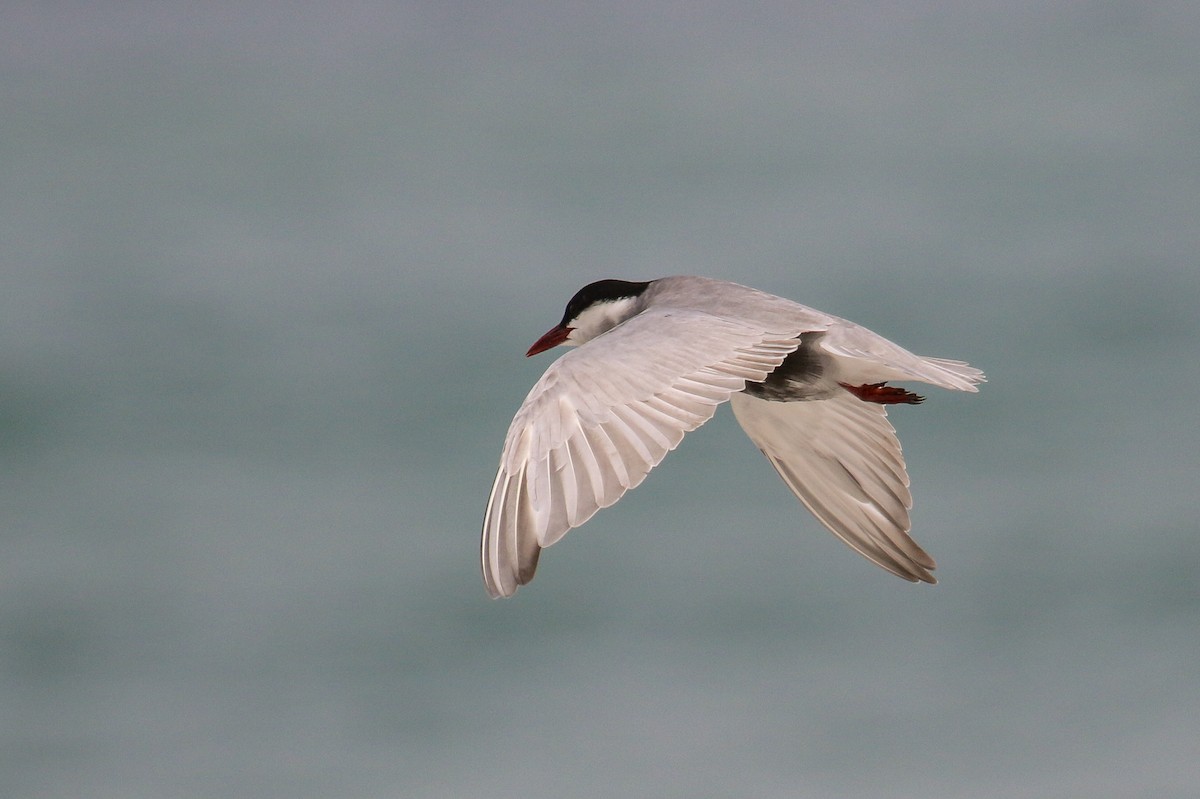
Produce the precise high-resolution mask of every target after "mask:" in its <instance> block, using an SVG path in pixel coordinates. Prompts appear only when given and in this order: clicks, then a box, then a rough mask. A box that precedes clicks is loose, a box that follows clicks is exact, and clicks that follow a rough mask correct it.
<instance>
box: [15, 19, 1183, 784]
mask: <svg viewBox="0 0 1200 799" xmlns="http://www.w3.org/2000/svg"><path fill="white" fill-rule="evenodd" d="M1197 53H1200V6H1198V5H1196V4H1194V3H1187V2H1179V3H1170V2H1163V3H1159V2H1140V0H1139V1H1137V2H1134V1H1132V0H1129V1H1126V2H1120V1H1115V2H1081V3H1032V2H980V3H972V4H946V3H926V2H913V3H880V4H867V3H841V4H824V3H783V2H776V3H756V2H750V3H717V2H697V3H679V2H669V3H668V2H663V3H659V2H650V3H637V2H619V3H574V2H571V3H561V4H542V3H531V2H511V3H479V4H475V3H457V2H446V3H440V2H425V3H415V2H408V3H403V2H401V3H378V2H357V0H353V1H352V2H347V3H337V4H316V3H304V4H287V3H266V2H242V3H234V2H223V1H218V2H206V3H200V4H197V3H187V4H185V3H148V2H146V3H143V2H121V3H98V2H93V3H87V2H78V3H71V2H39V3H24V2H13V3H8V4H6V5H5V6H4V9H3V10H2V11H0V70H2V77H3V80H2V81H0V281H2V284H0V288H2V291H0V472H2V475H0V477H2V481H0V795H3V796H6V797H67V796H87V797H92V798H93V799H98V798H103V797H112V798H113V799H117V798H119V799H133V798H137V797H167V798H171V797H201V796H203V797H247V798H249V797H256V798H257V797H272V796H280V797H284V796H286V797H291V798H292V799H305V798H306V797H333V796H336V797H459V796H487V797H528V798H535V797H563V796H614V797H615V796H645V797H796V796H801V797H916V796H922V797H924V796H956V797H1001V798H1007V797H1012V798H1014V799H1015V798H1017V797H1046V796H1054V797H1088V799H1097V798H1104V797H1122V798H1124V797H1147V798H1149V797H1154V798H1155V799H1162V798H1164V797H1168V798H1169V797H1193V796H1196V795H1200V634H1198V632H1200V630H1198V628H1200V625H1198V621H1200V580H1198V576H1200V531H1198V529H1197V528H1198V521H1197V518H1198V515H1200V514H1198V512H1200V498H1198V495H1200V486H1198V481H1197V451H1198V450H1200V433H1198V432H1197V429H1198V425H1197V422H1196V419H1195V413H1194V407H1195V401H1196V398H1197V396H1200V378H1198V377H1197V375H1198V371H1197V367H1196V358H1197V356H1200V321H1198V316H1200V315H1198V314H1197V299H1198V298H1200V268H1198V265H1197V252H1198V244H1200V157H1198V156H1197V153H1200V60H1198V58H1197ZM679 273H685V274H704V275H710V276H714V277H721V278H725V279H730V280H735V281H738V282H741V283H747V284H750V285H753V286H756V287H759V288H762V289H766V290H768V291H773V292H776V293H779V294H782V295H785V296H788V297H792V298H794V299H797V300H799V301H801V302H805V303H807V304H810V305H813V306H815V307H818V308H821V309H822V310H826V311H829V312H832V313H837V314H840V315H843V316H846V317H848V318H851V319H854V320H856V321H859V322H861V323H864V324H866V325H868V326H870V327H872V328H873V329H875V330H877V331H878V332H880V333H882V334H884V335H886V336H888V337H891V338H893V339H895V340H897V341H898V342H900V343H902V344H904V345H905V346H907V347H909V348H911V349H913V350H915V351H917V352H921V353H925V354H929V355H938V356H943V357H952V358H963V359H967V360H970V361H971V362H972V363H974V364H976V365H978V366H980V367H982V368H983V369H985V370H986V371H987V372H988V375H989V378H990V381H991V382H989V383H988V385H986V386H984V387H983V391H982V392H981V393H980V394H978V395H973V396H968V395H960V394H955V393H951V392H941V391H937V390H931V391H929V392H928V393H929V395H930V399H929V401H928V402H927V403H926V404H925V405H923V406H922V407H920V408H900V409H899V410H897V411H896V412H894V413H893V415H892V418H893V420H894V422H895V424H896V425H897V427H898V428H899V430H900V433H901V437H902V440H903V441H904V444H905V451H906V453H907V455H908V458H909V466H910V471H911V473H912V477H913V483H914V492H915V496H916V508H915V516H914V519H915V528H914V534H915V536H916V538H917V539H918V540H919V541H920V542H921V543H922V544H923V545H924V546H925V547H926V548H927V549H928V550H929V551H930V552H931V553H932V554H933V555H934V556H935V557H936V558H937V560H938V564H939V571H938V575H939V577H940V578H941V580H942V582H941V584H940V585H938V586H937V587H936V588H927V587H923V586H912V585H909V584H907V583H904V582H902V581H900V580H897V579H895V578H893V577H891V576H889V575H887V574H885V573H884V572H882V571H881V570H879V569H877V568H875V567H873V566H871V565H870V564H868V563H867V562H866V561H865V560H863V559H862V558H860V557H858V556H857V555H855V554H853V553H852V552H851V551H850V550H848V549H846V548H845V547H844V546H842V545H841V544H840V543H838V542H837V541H836V540H834V538H833V537H832V536H830V535H829V534H828V533H826V532H825V531H824V530H822V529H821V528H820V527H819V526H818V525H817V523H816V522H815V521H814V520H813V519H812V518H811V517H810V516H809V515H808V514H807V513H806V512H805V511H804V510H803V509H802V508H801V507H800V506H799V505H798V503H797V502H796V501H795V500H794V499H793V498H792V497H791V495H790V494H789V492H788V491H787V490H786V489H785V487H784V486H783V485H782V483H781V482H780V481H779V480H778V479H777V478H776V477H775V476H774V473H773V472H772V470H771V468H770V466H769V465H768V464H767V462H766V461H765V459H763V458H762V457H761V456H760V454H759V453H758V452H757V451H755V449H754V447H753V446H752V445H750V444H749V442H748V441H746V440H745V439H744V436H743V434H742V433H741V431H740V430H739V429H738V428H737V425H736V424H735V423H734V421H733V419H732V417H731V415H730V414H729V413H728V412H727V411H722V412H721V413H719V414H718V416H717V418H716V420H714V422H712V423H711V424H710V425H709V426H707V427H705V428H704V429H702V430H701V431H699V432H698V433H697V434H695V435H693V436H690V437H689V438H688V440H686V441H685V442H684V444H683V446H682V447H681V448H680V450H679V451H678V452H676V453H674V454H673V455H672V456H671V457H670V458H669V459H668V461H667V464H666V465H665V468H663V469H661V470H659V471H657V472H655V473H654V474H653V475H651V477H650V478H649V479H648V480H647V482H646V483H645V484H644V486H643V487H642V488H640V489H639V490H638V491H635V492H633V493H632V494H630V495H629V496H628V497H626V498H625V499H624V500H623V501H622V502H621V504H620V505H618V506H616V507H614V508H611V509H609V510H607V511H605V512H603V513H601V514H599V515H598V516H597V517H596V518H595V519H593V520H592V521H591V522H590V523H589V525H588V526H587V527H586V528H585V529H584V530H581V531H577V532H575V533H573V534H572V535H570V536H569V537H568V538H567V539H566V540H565V541H564V542H563V543H562V544H561V545H559V546H556V547H554V548H553V549H551V550H549V551H548V552H546V553H545V555H544V557H543V560H542V566H541V570H540V573H539V575H538V578H537V580H536V581H535V582H534V583H533V584H532V585H530V586H528V587H526V588H525V589H523V590H522V591H521V592H520V594H519V595H518V596H517V597H516V598H515V599H512V600H507V601H503V602H491V601H489V600H488V599H486V597H485V594H484V591H483V586H482V583H481V580H480V576H479V572H478V565H477V545H478V544H477V536H478V528H479V523H480V520H481V516H482V511H483V506H484V503H485V501H486V498H487V492H488V489H489V487H490V484H491V479H492V476H493V471H494V468H495V464H496V461H497V459H498V457H499V452H500V446H501V443H502V439H503V435H504V432H505V430H506V428H507V425H508V422H509V419H510V418H511V415H512V413H513V411H514V410H515V409H516V407H517V405H518V404H519V402H520V400H521V399H522V397H523V396H524V394H525V392H526V391H527V390H528V388H529V386H530V385H532V383H533V382H534V380H535V379H536V378H537V377H538V375H540V373H541V371H542V370H543V369H544V368H545V367H546V365H547V364H548V363H549V362H550V359H549V356H542V357H541V358H540V359H533V360H526V359H525V358H523V357H522V354H523V352H524V350H525V348H526V347H527V346H528V345H529V344H530V343H531V342H532V341H533V340H534V339H535V338H536V337H537V336H538V335H540V334H541V333H542V332H544V330H545V329H546V328H548V327H550V326H551V325H552V324H553V323H555V322H556V321H557V320H558V317H559V315H560V314H561V309H562V306H563V305H564V304H565V302H566V300H567V299H568V298H569V297H570V295H571V294H572V293H573V292H574V291H575V290H576V289H577V288H579V287H580V286H581V285H583V284H584V283H587V282H589V281H591V280H594V279H598V278H600V277H626V278H631V279H639V278H649V277H657V276H661V275H667V274H679Z"/></svg>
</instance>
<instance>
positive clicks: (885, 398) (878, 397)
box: [838, 383, 925, 405]
mask: <svg viewBox="0 0 1200 799" xmlns="http://www.w3.org/2000/svg"><path fill="white" fill-rule="evenodd" d="M838 385H839V386H841V387H842V388H844V389H846V390H847V391H849V392H850V393H851V394H853V395H854V396H856V397H858V398H859V399H860V400H862V401H863V402H877V403H879V404H880V405H900V404H903V405H919V404H921V403H922V402H924V401H925V398H924V397H922V396H921V395H920V394H914V393H912V392H911V391H905V390H904V389H902V388H896V387H895V386H889V385H888V384H887V383H864V384H863V385H861V386H852V385H850V384H849V383H838Z"/></svg>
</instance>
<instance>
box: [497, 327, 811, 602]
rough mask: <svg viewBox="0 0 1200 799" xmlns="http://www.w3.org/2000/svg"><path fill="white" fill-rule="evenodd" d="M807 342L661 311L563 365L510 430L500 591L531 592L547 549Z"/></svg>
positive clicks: (502, 476) (503, 468) (501, 510)
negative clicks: (524, 589)
mask: <svg viewBox="0 0 1200 799" xmlns="http://www.w3.org/2000/svg"><path fill="white" fill-rule="evenodd" d="M802 332H805V331H803V330H799V329H797V330H764V329H762V327H761V326H758V325H755V324H752V323H746V322H740V321H737V320H731V319H726V318H724V317H719V316H713V315H711V314H707V313H702V312H699V311H690V310H681V309H665V310H664V309H660V310H653V309H651V310H647V311H645V312H643V313H641V314H639V315H638V316H635V317H633V318H631V319H629V320H627V321H625V322H624V323H622V324H620V325H618V326H617V327H615V328H613V329H612V330H610V331H609V332H607V333H605V334H604V335H602V336H599V337H597V338H596V339H593V340H592V341H590V342H588V343H586V344H584V345H583V346H581V347H579V348H577V349H575V350H572V351H570V352H568V353H567V354H566V355H564V356H563V357H561V358H559V359H558V360H557V361H555V362H554V363H553V364H551V366H550V368H549V369H547V370H546V373H545V374H544V375H543V376H542V378H541V379H540V380H539V381H538V382H537V384H536V385H534V387H533V389H532V390H531V391H530V393H529V396H528V397H526V399H525V402H524V404H523V405H522V406H521V408H520V410H518V411H517V414H516V417H515V418H514V419H513V422H512V425H511V426H510V427H509V431H508V436H507V437H506V439H505V443H504V452H503V454H502V455H501V458H500V468H499V470H498V471H497V474H496V480H495V482H494V483H493V486H492V494H491V497H490V498H489V500H488V505H487V510H486V512H485V514H484V524H483V535H482V543H481V547H480V549H481V560H482V565H483V577H484V583H485V585H486V586H487V589H488V592H489V593H490V594H491V595H492V596H494V597H499V596H509V595H511V594H512V593H514V592H515V591H516V590H517V588H518V587H519V586H520V585H523V584H525V583H527V582H529V580H530V579H532V577H533V573H534V569H535V567H536V565H537V558H538V554H539V552H540V550H541V549H542V548H543V547H547V546H550V545H551V544H553V543H555V542H556V541H558V540H559V539H560V538H562V536H563V535H565V534H566V533H567V531H568V530H570V529H572V528H574V527H578V526H579V525H581V524H583V523H584V522H586V521H587V520H588V519H589V518H591V516H592V515H593V514H595V513H596V511H598V510H599V509H600V508H605V507H608V506H610V505H612V504H613V503H615V502H616V501H617V500H618V499H620V498H621V496H622V495H623V494H624V493H625V492H626V491H627V490H629V489H631V488H634V487H636V486H637V485H639V484H640V483H641V482H642V480H644V479H645V477H646V475H647V474H648V473H649V472H650V470H651V469H653V468H654V466H656V465H657V464H658V463H659V462H661V461H662V459H663V458H664V457H666V454H667V453H668V452H669V451H671V450H672V449H674V448H675V447H676V446H678V444H679V442H680V440H682V438H683V436H684V434H685V433H687V432H688V431H691V430H694V429H696V428H697V427H699V426H700V425H702V424H704V423H705V422H706V421H708V420H709V419H711V418H712V416H713V414H714V413H715V412H716V408H717V406H718V405H720V404H721V403H723V402H725V401H727V400H728V399H729V397H730V395H731V394H733V393H734V392H738V391H741V390H742V388H744V387H745V384H746V381H761V380H763V379H765V378H766V376H767V375H768V374H770V373H771V371H773V370H774V369H775V368H776V367H778V366H779V364H780V363H781V362H782V361H783V359H784V358H786V357H787V356H788V354H789V353H791V352H792V351H793V350H795V349H796V347H797V346H799V339H798V336H799V335H800V334H801V333H802Z"/></svg>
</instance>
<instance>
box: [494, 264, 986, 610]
mask: <svg viewBox="0 0 1200 799" xmlns="http://www.w3.org/2000/svg"><path fill="white" fill-rule="evenodd" d="M558 345H566V346H568V347H577V349H573V350H571V351H569V352H567V353H566V354H564V355H563V356H562V357H561V358H559V359H558V360H556V361H555V362H554V363H552V364H551V365H550V367H549V368H548V369H547V370H546V372H545V374H543V375H542V378H541V379H540V380H538V382H537V383H536V384H535V385H534V387H533V389H532V390H531V391H530V392H529V395H528V396H527V397H526V398H525V401H524V403H522V405H521V407H520V409H519V410H518V411H517V414H516V416H515V417H514V418H513V420H512V425H511V426H510V427H509V429H508V435H507V436H506V437H505V440H504V450H503V453H502V455H501V457H500V468H499V470H498V471H497V472H496V480H495V482H494V483H493V485H492V492H491V496H490V497H489V498H488V503H487V510H486V511H485V513H484V521H483V535H482V544H481V557H482V565H483V580H484V584H485V586H486V588H487V591H488V593H489V594H490V595H491V596H492V597H506V596H511V595H512V594H514V593H515V592H516V590H517V588H518V587H519V586H521V585H524V584H526V583H528V582H529V581H530V580H531V579H533V574H534V570H535V569H536V568H537V563H538V555H539V554H540V553H541V551H542V549H544V548H545V547H548V546H550V545H551V544H553V543H555V542H557V541H558V540H559V539H560V538H562V537H563V535H565V534H566V533H567V531H568V530H571V529H573V528H575V527H579V526H580V525H582V524H583V523H584V522H586V521H587V520H588V519H590V518H591V517H592V515H593V514H595V513H596V511H598V510H600V509H601V508H606V507H608V506H610V505H612V504H613V503H615V502H616V501H617V500H618V499H620V498H621V497H622V496H623V495H624V494H625V492H626V491H628V490H629V489H631V488H635V487H636V486H637V485H638V484H639V483H641V482H642V480H643V479H645V477H646V475H647V474H649V472H650V470H651V469H653V468H654V467H655V466H657V465H658V464H659V463H660V462H661V461H662V459H663V458H664V457H666V454H667V453H668V452H669V451H671V450H673V449H674V448H675V447H676V446H677V445H678V444H679V442H680V441H681V440H682V439H683V435H684V433H687V432H689V431H691V430H695V429H696V428H697V427H699V426H700V425H702V424H704V423H705V422H706V421H708V420H709V419H711V418H712V416H713V414H714V413H716V409H717V406H718V405H720V404H722V403H724V402H725V401H727V400H728V401H729V403H730V405H731V406H732V408H733V414H734V416H735V417H736V418H737V420H738V422H739V423H740V424H741V426H742V429H743V430H745V432H746V434H747V435H748V436H749V437H750V440H751V441H753V442H754V444H755V445H756V446H757V447H758V448H759V449H760V450H761V451H762V453H763V454H764V455H766V456H767V459H768V460H769V461H770V462H771V465H772V466H774V467H775V470H776V471H777V472H778V473H779V476H780V477H782V478H783V481H784V483H786V484H787V487H788V488H790V489H791V490H792V492H793V493H794V494H795V495H796V496H797V497H798V498H799V500H800V501H801V502H802V503H803V504H804V505H805V506H806V507H807V508H808V509H809V510H810V511H811V512H812V514H813V515H814V516H816V517H817V519H818V520H819V521H820V522H821V523H822V524H823V525H825V526H826V527H827V528H829V530H831V531H832V532H833V534H834V535H836V536H837V537H838V538H840V539H841V540H842V541H844V542H845V543H847V544H848V545H850V546H851V547H852V548H853V549H855V550H857V551H858V552H859V553H861V554H862V555H863V556H865V557H866V558H867V559H868V560H870V561H872V562H873V563H876V564H878V565H879V566H881V567H883V568H884V569H886V570H887V571H889V572H891V573H892V574H895V575H897V576H899V577H902V578H904V579H905V580H909V581H910V582H918V581H920V582H926V583H935V582H937V581H936V580H935V579H934V577H933V575H932V574H931V572H932V571H933V569H934V567H935V564H934V561H933V558H931V557H930V556H929V555H928V554H926V552H925V550H923V549H921V547H920V546H918V545H917V543H916V542H915V541H914V540H913V539H912V538H910V537H909V535H908V531H909V530H910V529H911V524H910V522H909V514H908V512H909V510H910V509H911V508H912V495H911V494H910V493H909V480H908V473H907V470H906V469H905V465H904V458H903V456H902V455H901V452H900V442H899V440H897V438H896V431H895V430H894V429H893V428H892V426H891V424H890V423H889V422H888V419H887V406H888V405H895V404H910V405H915V404H917V403H920V402H921V401H922V400H923V399H924V398H923V397H921V396H919V395H917V394H914V393H912V392H910V391H907V390H906V389H903V388H899V387H895V386H890V385H888V382H889V381H917V382H921V383H927V384H930V385H934V386H939V387H941V388H946V389H952V390H955V391H970V392H975V391H978V389H977V388H976V384H978V383H981V382H983V381H984V375H983V372H981V371H979V370H978V369H975V368H973V367H971V366H969V365H968V364H966V363H964V362H962V361H951V360H945V359H942V358H927V357H923V356H920V355H913V354H912V353H911V352H909V351H907V350H905V349H903V348H901V347H900V346H898V345H896V344H894V343H892V342H891V341H888V340H887V339H885V338H883V337H882V336H880V335H878V334H876V333H873V332H872V331H870V330H868V329H867V328H865V327H862V326H861V325H857V324H855V323H853V322H849V321H847V320H845V319H840V318H838V317H836V316H832V315H830V314H827V313H822V312H821V311H817V310H815V309H813V308H808V307H806V306H804V305H800V304H799V303H795V302H792V301H791V300H787V299H784V298H783V297H777V296H774V295H772V294H767V293H765V292H762V291H758V290H756V289H752V288H749V287H747V286H741V285H738V284H736V283H728V282H725V281H721V280H713V279H710V278H703V277H691V276H678V277H664V278H659V279H657V280H649V281H629V280H601V281H598V282H595V283H591V284H589V285H587V286H584V287H583V288H582V289H580V290H579V291H578V292H577V293H576V294H575V296H574V297H572V298H571V301H570V302H568V303H567V307H566V310H565V311H564V313H563V316H562V321H561V322H559V323H558V324H557V325H556V326H554V327H553V328H551V329H550V330H549V331H548V332H547V333H546V334H545V335H544V336H542V337H541V338H540V339H538V340H537V341H536V342H535V343H534V344H533V346H532V347H530V348H529V351H528V352H527V353H526V355H527V356H532V355H537V354H538V353H541V352H545V351H546V350H549V349H551V348H553V347H556V346H558Z"/></svg>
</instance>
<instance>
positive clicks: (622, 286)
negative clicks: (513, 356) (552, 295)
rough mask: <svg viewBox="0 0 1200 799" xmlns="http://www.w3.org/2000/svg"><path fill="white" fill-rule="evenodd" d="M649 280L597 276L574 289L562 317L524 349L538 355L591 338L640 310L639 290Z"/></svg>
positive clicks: (577, 344)
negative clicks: (590, 281) (605, 278)
mask: <svg viewBox="0 0 1200 799" xmlns="http://www.w3.org/2000/svg"><path fill="white" fill-rule="evenodd" d="M649 285H650V282H649V281H646V282H635V281H631V280H598V281H596V282H595V283H589V284H588V285H586V286H584V287H583V288H581V289H580V290H579V291H577V292H575V296H574V297H572V298H571V301H570V302H568V303H567V309H566V310H565V311H564V312H563V318H562V321H561V322H559V323H558V324H557V325H555V326H554V327H552V328H550V330H548V331H546V335H544V336H542V337H541V338H539V339H538V340H537V341H535V342H534V344H533V346H532V347H530V348H529V352H527V353H525V356H526V357H529V356H531V355H537V354H538V353H539V352H545V351H546V350H548V349H551V348H553V347H557V346H558V345H559V344H562V345H564V346H567V347H576V346H579V345H580V344H583V343H585V342H588V341H591V340H592V339H594V338H595V337H596V336H598V335H600V334H601V333H604V332H607V331H609V330H611V329H612V328H614V327H616V326H617V325H619V324H621V323H622V322H624V321H625V320H626V319H628V318H629V317H631V316H634V315H635V314H637V313H639V312H640V311H641V310H642V307H641V303H640V302H639V300H640V299H641V296H642V293H643V292H644V291H645V290H646V288H647V287H648V286H649Z"/></svg>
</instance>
